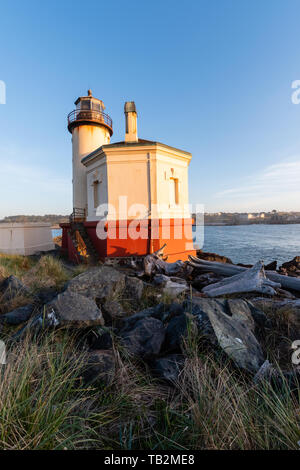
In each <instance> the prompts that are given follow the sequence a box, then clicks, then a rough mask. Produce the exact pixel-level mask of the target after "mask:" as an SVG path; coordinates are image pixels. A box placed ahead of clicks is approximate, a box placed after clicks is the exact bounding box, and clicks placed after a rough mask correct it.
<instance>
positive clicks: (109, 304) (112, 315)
mask: <svg viewBox="0 0 300 470" xmlns="http://www.w3.org/2000/svg"><path fill="white" fill-rule="evenodd" d="M102 311H103V317H104V320H105V323H107V324H111V323H117V324H118V323H119V321H120V320H121V319H123V318H124V316H126V312H124V309H123V307H122V305H121V304H120V303H119V302H117V301H116V300H107V301H106V302H105V303H104V304H103V305H102Z"/></svg>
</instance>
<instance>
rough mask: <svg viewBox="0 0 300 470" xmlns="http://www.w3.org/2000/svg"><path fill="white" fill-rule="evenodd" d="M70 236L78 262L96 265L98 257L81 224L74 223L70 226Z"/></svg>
mask: <svg viewBox="0 0 300 470" xmlns="http://www.w3.org/2000/svg"><path fill="white" fill-rule="evenodd" d="M70 236H71V239H72V242H73V245H74V247H75V249H76V252H77V257H78V262H81V263H87V264H96V263H98V261H99V255H98V253H97V251H96V249H95V247H94V245H93V243H92V241H91V239H90V237H89V235H88V233H87V231H86V229H85V227H84V225H83V222H79V221H74V222H72V223H71V225H70Z"/></svg>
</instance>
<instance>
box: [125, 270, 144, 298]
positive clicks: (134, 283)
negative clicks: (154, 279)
mask: <svg viewBox="0 0 300 470" xmlns="http://www.w3.org/2000/svg"><path fill="white" fill-rule="evenodd" d="M143 291H144V283H143V281H142V280H141V279H138V278H137V277H131V276H126V279H125V294H126V298H128V299H129V300H130V299H133V300H141V298H142V295H143Z"/></svg>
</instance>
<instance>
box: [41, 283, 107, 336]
mask: <svg viewBox="0 0 300 470" xmlns="http://www.w3.org/2000/svg"><path fill="white" fill-rule="evenodd" d="M43 316H44V318H43V319H42V320H43V321H46V325H49V326H56V325H60V326H71V327H75V328H85V327H88V326H92V325H104V319H103V316H102V312H101V310H100V309H99V308H98V307H97V304H96V302H95V301H94V300H92V299H89V298H87V297H84V296H83V295H80V294H77V293H76V292H72V291H68V290H67V291H65V292H63V293H62V294H59V295H58V296H57V297H56V298H55V299H54V300H53V301H52V302H50V303H49V304H47V305H46V308H45V314H44V315H43Z"/></svg>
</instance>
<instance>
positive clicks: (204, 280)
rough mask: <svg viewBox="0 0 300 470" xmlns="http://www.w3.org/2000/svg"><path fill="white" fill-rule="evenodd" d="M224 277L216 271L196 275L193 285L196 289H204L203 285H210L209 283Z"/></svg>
mask: <svg viewBox="0 0 300 470" xmlns="http://www.w3.org/2000/svg"><path fill="white" fill-rule="evenodd" d="M222 279H223V277H222V276H218V275H216V274H214V273H204V274H199V275H198V276H196V277H195V278H194V280H193V282H192V286H193V287H194V288H195V289H199V290H201V289H203V287H206V286H208V285H209V284H213V283H215V282H219V281H221V280H222Z"/></svg>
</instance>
